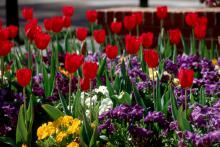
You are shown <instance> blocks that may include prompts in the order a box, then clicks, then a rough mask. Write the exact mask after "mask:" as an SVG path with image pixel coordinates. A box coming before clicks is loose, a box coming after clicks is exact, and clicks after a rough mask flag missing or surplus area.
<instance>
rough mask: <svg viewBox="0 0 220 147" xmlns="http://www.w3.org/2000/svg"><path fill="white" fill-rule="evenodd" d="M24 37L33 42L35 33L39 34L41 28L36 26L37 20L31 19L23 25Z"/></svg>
mask: <svg viewBox="0 0 220 147" xmlns="http://www.w3.org/2000/svg"><path fill="white" fill-rule="evenodd" d="M24 30H25V35H26V36H27V37H28V38H29V39H30V40H33V39H34V37H35V35H36V34H37V33H40V32H41V31H42V30H41V27H40V26H38V25H37V19H32V20H31V21H29V22H28V23H27V24H26V25H25V28H24Z"/></svg>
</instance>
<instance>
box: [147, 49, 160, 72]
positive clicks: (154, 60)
mask: <svg viewBox="0 0 220 147" xmlns="http://www.w3.org/2000/svg"><path fill="white" fill-rule="evenodd" d="M144 61H145V62H146V63H147V65H148V67H150V68H155V67H157V66H158V64H159V56H158V53H157V52H156V51H155V50H153V49H150V50H144Z"/></svg>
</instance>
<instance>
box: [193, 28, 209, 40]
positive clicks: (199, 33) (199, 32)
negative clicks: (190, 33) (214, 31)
mask: <svg viewBox="0 0 220 147" xmlns="http://www.w3.org/2000/svg"><path fill="white" fill-rule="evenodd" d="M194 34H195V37H196V39H199V40H201V39H203V38H205V35H206V25H196V26H195V27H194Z"/></svg>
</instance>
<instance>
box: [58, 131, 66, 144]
mask: <svg viewBox="0 0 220 147" xmlns="http://www.w3.org/2000/svg"><path fill="white" fill-rule="evenodd" d="M66 136H67V134H66V133H65V132H60V133H59V134H57V136H56V142H57V143H60V142H61V141H62V140H63V138H65V137H66Z"/></svg>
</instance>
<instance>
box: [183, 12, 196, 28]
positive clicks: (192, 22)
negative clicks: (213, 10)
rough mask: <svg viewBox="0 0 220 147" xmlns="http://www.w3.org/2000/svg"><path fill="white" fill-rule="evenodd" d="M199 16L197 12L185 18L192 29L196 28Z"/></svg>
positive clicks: (188, 14)
mask: <svg viewBox="0 0 220 147" xmlns="http://www.w3.org/2000/svg"><path fill="white" fill-rule="evenodd" d="M197 18H198V14H197V13H195V12H190V13H187V14H186V16H185V21H186V24H187V25H188V26H190V27H194V26H195V24H196V22H197Z"/></svg>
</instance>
